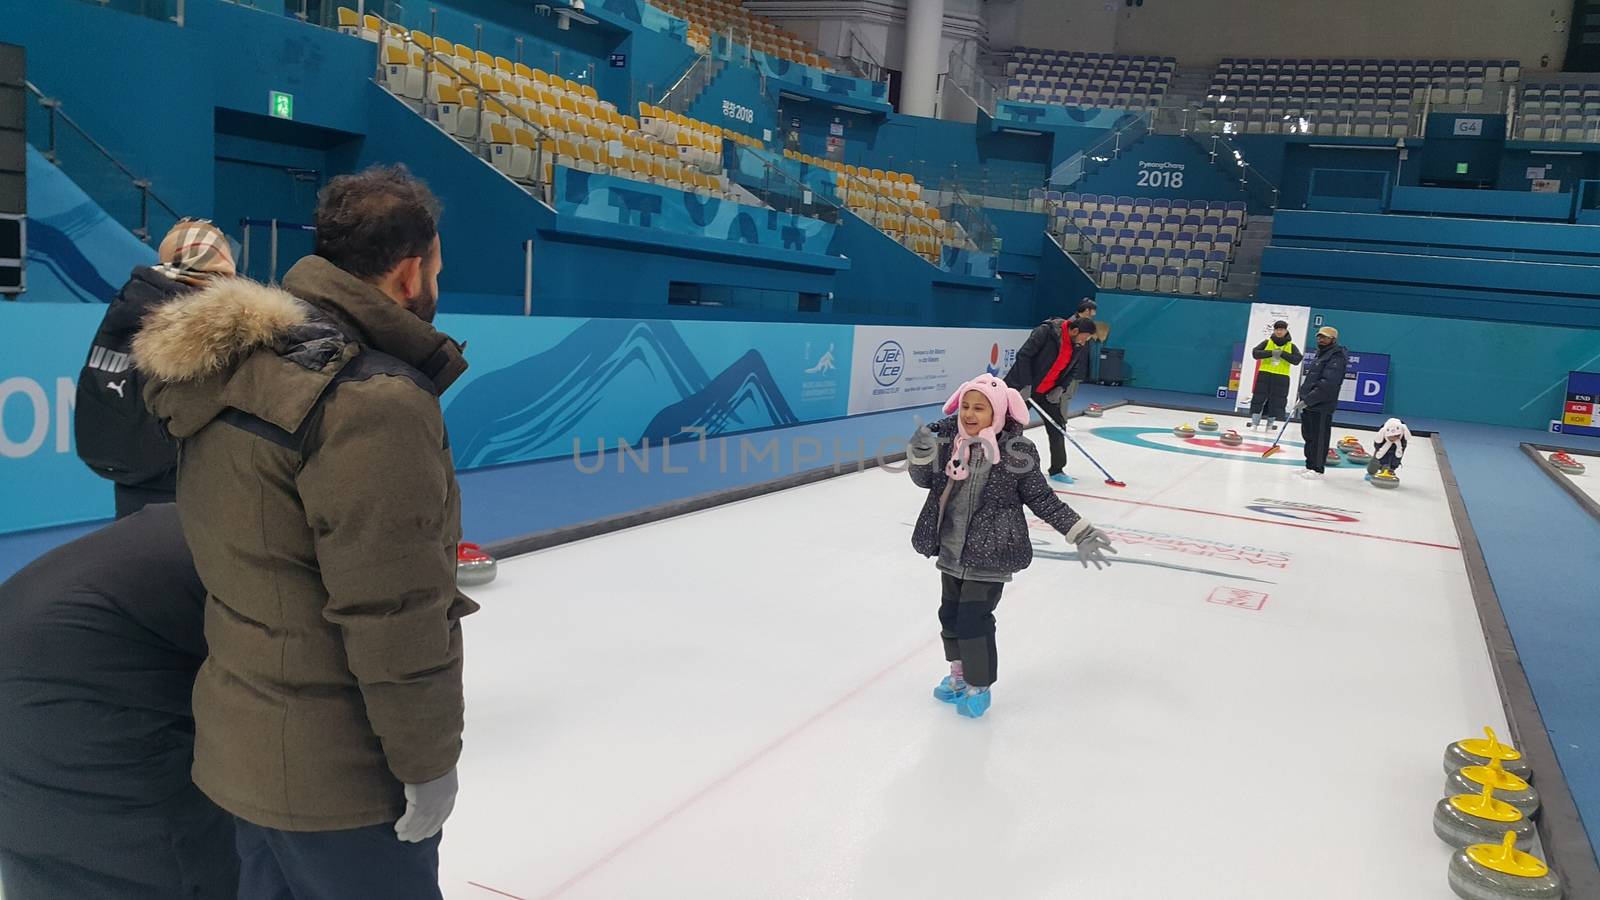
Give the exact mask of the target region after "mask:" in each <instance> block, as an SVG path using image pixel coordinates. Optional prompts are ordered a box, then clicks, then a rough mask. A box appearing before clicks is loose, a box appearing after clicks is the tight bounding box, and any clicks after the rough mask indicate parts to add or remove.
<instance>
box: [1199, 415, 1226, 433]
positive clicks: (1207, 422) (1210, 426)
mask: <svg viewBox="0 0 1600 900" xmlns="http://www.w3.org/2000/svg"><path fill="white" fill-rule="evenodd" d="M1220 427H1222V426H1220V425H1218V424H1217V420H1216V419H1213V418H1211V417H1210V416H1206V417H1205V418H1204V419H1201V420H1200V430H1201V431H1216V430H1217V429H1218V428H1220Z"/></svg>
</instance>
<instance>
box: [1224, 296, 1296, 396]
mask: <svg viewBox="0 0 1600 900" xmlns="http://www.w3.org/2000/svg"><path fill="white" fill-rule="evenodd" d="M1279 320H1282V321H1284V322H1288V323H1289V337H1290V338H1292V339H1293V340H1294V345H1295V346H1296V347H1298V348H1300V352H1301V353H1304V354H1306V355H1308V356H1309V355H1310V354H1311V351H1312V350H1314V349H1316V342H1314V341H1311V342H1309V343H1310V346H1307V343H1308V340H1307V336H1306V330H1307V327H1308V326H1309V324H1310V322H1311V309H1310V307H1305V306H1288V305H1285V304H1281V303H1252V304H1250V321H1249V323H1248V324H1247V325H1246V326H1245V332H1244V347H1243V352H1242V353H1241V354H1240V356H1239V366H1238V367H1237V369H1236V370H1235V371H1236V372H1237V375H1235V374H1234V373H1233V372H1230V373H1229V384H1232V382H1233V380H1234V378H1235V377H1237V379H1238V387H1237V388H1236V390H1237V392H1238V393H1236V394H1235V395H1234V401H1233V408H1234V409H1236V410H1240V411H1244V410H1248V409H1249V408H1250V400H1251V398H1252V397H1254V396H1255V386H1256V366H1257V361H1256V360H1255V359H1254V358H1253V357H1251V355H1250V351H1252V350H1254V349H1255V346H1256V345H1257V344H1259V343H1261V342H1262V341H1263V340H1266V339H1267V338H1269V337H1271V336H1272V323H1274V322H1277V321H1279ZM1224 390H1226V388H1224ZM1299 390H1300V367H1299V366H1294V367H1292V368H1291V369H1290V370H1289V397H1290V405H1293V398H1294V397H1296V396H1298V391H1299Z"/></svg>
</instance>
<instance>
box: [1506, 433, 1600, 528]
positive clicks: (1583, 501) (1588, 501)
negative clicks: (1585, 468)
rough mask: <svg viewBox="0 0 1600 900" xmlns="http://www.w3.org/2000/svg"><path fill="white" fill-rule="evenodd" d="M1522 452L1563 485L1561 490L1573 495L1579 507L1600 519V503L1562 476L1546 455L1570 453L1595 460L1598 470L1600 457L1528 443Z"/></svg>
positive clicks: (1580, 451) (1569, 449) (1582, 451)
mask: <svg viewBox="0 0 1600 900" xmlns="http://www.w3.org/2000/svg"><path fill="white" fill-rule="evenodd" d="M1522 452H1523V453H1526V454H1528V456H1529V457H1530V458H1531V459H1532V460H1533V461H1534V462H1535V463H1537V464H1538V466H1539V468H1541V469H1543V470H1544V471H1545V474H1546V475H1549V476H1550V477H1551V478H1554V479H1555V482H1556V484H1559V485H1561V489H1562V490H1563V491H1566V492H1567V493H1569V494H1571V495H1572V499H1574V500H1576V501H1578V505H1579V506H1581V507H1583V508H1584V509H1586V510H1588V511H1589V515H1591V516H1594V517H1595V518H1596V519H1600V503H1596V502H1594V498H1593V497H1591V496H1589V495H1588V494H1585V493H1584V492H1583V491H1580V490H1578V486H1577V485H1575V484H1573V483H1572V479H1570V478H1568V477H1567V476H1566V475H1564V474H1562V472H1561V470H1560V469H1557V468H1556V467H1555V464H1554V463H1552V462H1550V460H1548V459H1546V458H1545V454H1546V453H1557V452H1559V453H1570V454H1572V455H1573V456H1583V457H1588V458H1589V459H1592V460H1594V465H1595V466H1596V468H1600V456H1596V455H1595V454H1593V453H1589V452H1587V451H1584V450H1575V449H1573V448H1571V447H1557V446H1554V445H1552V444H1529V443H1526V442H1525V443H1523V445H1522Z"/></svg>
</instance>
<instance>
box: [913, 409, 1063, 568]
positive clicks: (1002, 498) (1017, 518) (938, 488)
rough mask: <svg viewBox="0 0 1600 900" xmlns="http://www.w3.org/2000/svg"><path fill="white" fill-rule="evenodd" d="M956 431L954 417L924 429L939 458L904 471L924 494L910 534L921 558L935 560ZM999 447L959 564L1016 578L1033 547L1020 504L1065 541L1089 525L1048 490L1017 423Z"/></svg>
mask: <svg viewBox="0 0 1600 900" xmlns="http://www.w3.org/2000/svg"><path fill="white" fill-rule="evenodd" d="M960 427H961V426H960V424H959V423H958V422H957V421H956V417H955V416H948V417H946V418H944V419H941V420H939V421H938V422H935V423H933V424H932V425H930V426H928V428H929V429H930V430H931V431H933V433H934V435H935V437H937V438H938V440H939V452H938V456H937V458H936V459H935V460H934V461H933V462H930V463H923V464H921V465H919V464H917V463H916V462H915V461H914V460H913V461H911V464H910V467H909V468H910V472H911V481H912V483H914V484H916V486H917V487H920V488H927V489H928V499H927V500H926V501H925V502H924V503H923V504H922V514H921V515H919V516H917V524H916V527H915V528H913V529H912V531H911V547H912V549H914V550H916V551H917V552H918V553H920V554H922V555H923V556H938V555H939V525H940V517H941V516H942V514H943V509H944V505H945V504H944V503H943V502H941V499H942V498H943V497H944V491H945V486H946V485H949V484H950V477H949V476H948V475H946V474H945V472H944V469H945V465H946V464H948V463H949V462H950V453H951V451H952V450H953V449H954V447H955V437H956V430H957V429H958V428H960ZM998 442H999V444H1000V463H999V464H998V465H996V466H995V467H994V468H992V469H991V470H990V472H989V477H988V480H987V481H985V483H984V485H983V494H982V496H981V497H980V500H979V503H978V508H977V510H976V511H975V512H974V513H973V514H972V522H971V524H970V525H968V527H967V544H966V546H965V547H963V548H962V550H961V564H962V565H963V566H968V567H971V568H974V569H988V570H991V571H999V572H1019V571H1021V570H1023V569H1026V568H1027V567H1028V564H1029V563H1031V562H1033V541H1032V539H1031V536H1030V534H1029V531H1028V519H1027V516H1025V515H1024V514H1023V512H1022V507H1023V505H1024V504H1026V505H1027V507H1028V508H1029V509H1031V510H1033V514H1034V515H1036V516H1038V517H1039V518H1040V519H1043V520H1044V521H1045V522H1047V523H1049V525H1050V527H1052V528H1054V529H1055V530H1057V531H1059V532H1061V533H1062V534H1063V535H1065V536H1066V538H1067V540H1068V541H1072V542H1076V541H1077V538H1078V536H1079V535H1081V534H1082V533H1083V532H1084V531H1086V530H1088V528H1089V523H1088V522H1086V521H1084V519H1083V518H1082V517H1080V516H1079V515H1078V514H1077V513H1075V512H1073V511H1072V507H1070V506H1068V505H1066V504H1065V503H1062V502H1061V500H1060V499H1059V498H1058V497H1056V494H1055V491H1053V490H1051V488H1050V482H1049V481H1047V480H1045V477H1044V473H1043V472H1041V471H1040V470H1039V450H1038V448H1036V447H1034V446H1033V442H1032V441H1030V440H1028V439H1027V438H1025V437H1023V436H1022V424H1021V423H1019V422H1007V423H1006V426H1005V428H1003V429H1001V431H1000V434H999V436H998ZM956 489H959V485H957V486H955V487H952V490H956Z"/></svg>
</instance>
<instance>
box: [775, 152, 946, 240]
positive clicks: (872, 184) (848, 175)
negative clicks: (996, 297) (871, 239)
mask: <svg viewBox="0 0 1600 900" xmlns="http://www.w3.org/2000/svg"><path fill="white" fill-rule="evenodd" d="M784 156H785V157H787V158H789V159H792V160H796V161H798V162H801V163H804V164H806V165H809V166H813V167H816V168H820V169H825V170H827V171H829V172H832V173H833V174H834V185H835V188H836V190H837V191H838V197H839V202H840V205H842V206H844V207H845V208H846V209H848V210H850V211H851V212H852V213H855V214H856V215H857V216H859V217H860V218H861V219H863V220H865V221H866V222H867V223H868V224H870V225H872V226H873V227H875V228H877V229H878V230H880V231H882V232H884V233H885V234H887V235H888V236H889V237H891V238H893V239H894V240H896V241H898V242H899V243H901V244H903V245H904V246H906V247H908V248H910V249H911V250H912V252H914V253H916V254H917V255H918V256H921V257H922V258H924V259H926V260H928V261H929V262H930V263H933V264H934V265H938V264H939V262H940V260H941V259H942V258H943V255H944V248H945V247H956V248H961V249H966V250H976V249H977V246H976V245H975V244H974V243H973V242H972V240H971V239H970V238H969V237H968V235H967V233H966V229H965V228H963V227H962V225H961V223H959V222H955V221H951V220H949V219H946V218H944V216H943V215H942V214H941V213H940V212H939V209H938V207H936V206H932V205H929V204H928V203H927V202H926V201H925V200H924V199H923V193H924V192H923V189H922V185H921V184H918V183H917V180H916V179H915V178H913V177H912V176H911V175H909V174H907V173H904V172H885V171H884V170H882V169H873V168H866V167H857V166H852V165H845V164H843V163H839V162H835V161H834V160H830V159H821V158H819V157H815V156H810V155H808V154H805V153H799V152H796V151H794V150H785V151H784Z"/></svg>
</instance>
